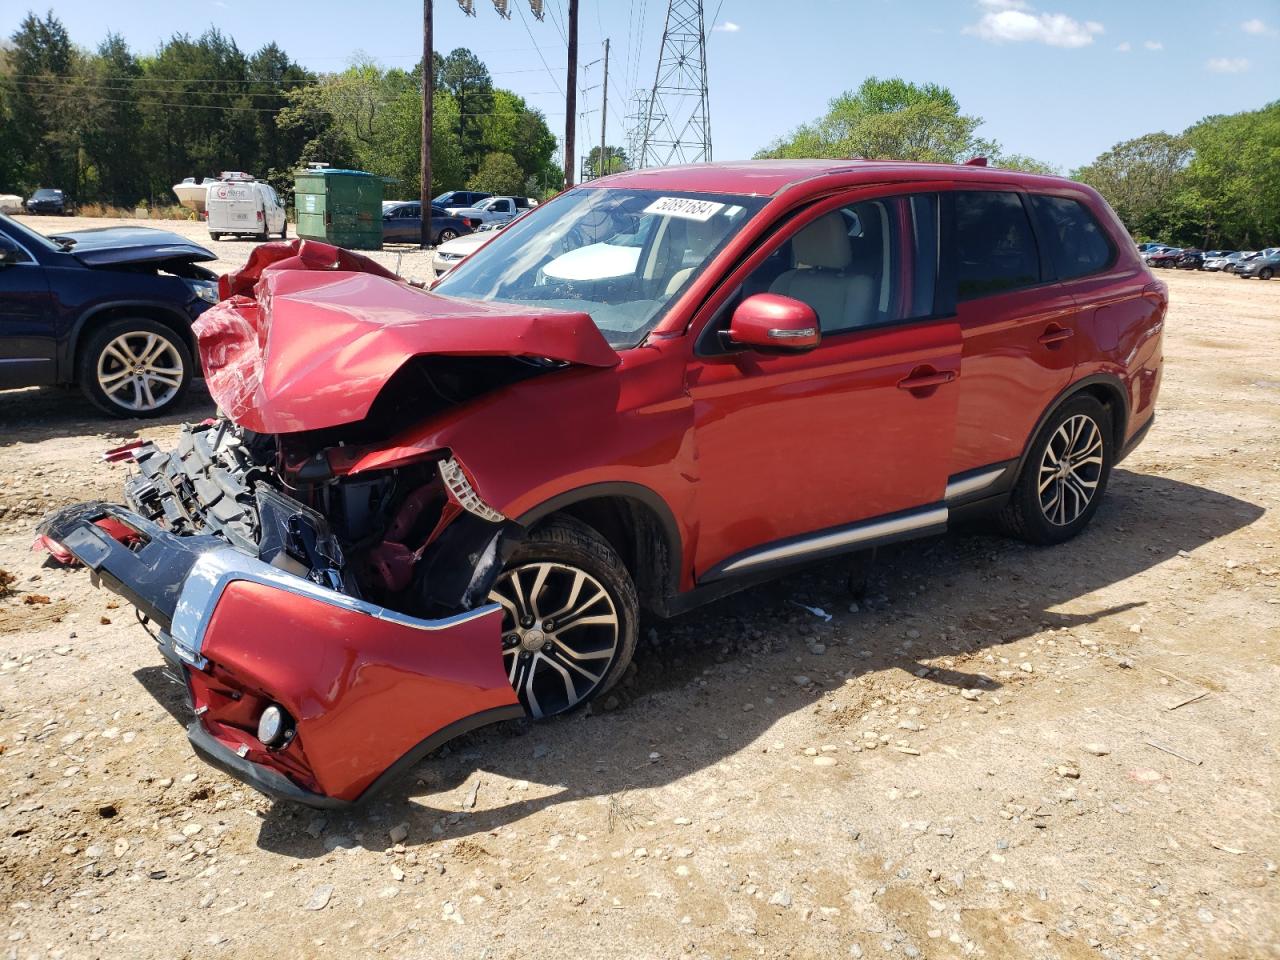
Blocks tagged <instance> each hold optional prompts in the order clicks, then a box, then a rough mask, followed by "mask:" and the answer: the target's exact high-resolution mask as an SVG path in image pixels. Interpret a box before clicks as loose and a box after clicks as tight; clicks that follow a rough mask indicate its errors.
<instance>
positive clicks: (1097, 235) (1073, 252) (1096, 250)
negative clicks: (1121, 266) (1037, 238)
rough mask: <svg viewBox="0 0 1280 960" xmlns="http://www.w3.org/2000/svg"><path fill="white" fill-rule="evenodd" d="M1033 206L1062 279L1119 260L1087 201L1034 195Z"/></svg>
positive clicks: (1084, 274)
mask: <svg viewBox="0 0 1280 960" xmlns="http://www.w3.org/2000/svg"><path fill="white" fill-rule="evenodd" d="M1031 205H1032V206H1033V207H1035V211H1036V215H1037V216H1038V217H1039V218H1040V225H1041V228H1042V230H1041V233H1042V235H1044V236H1046V237H1047V238H1048V244H1049V254H1050V256H1051V257H1052V258H1053V265H1054V267H1055V268H1056V269H1057V271H1058V277H1059V279H1062V280H1071V279H1074V278H1075V277H1083V276H1086V275H1088V274H1090V273H1097V272H1099V271H1100V270H1105V269H1106V268H1107V267H1109V266H1110V265H1111V261H1112V260H1114V259H1115V250H1114V249H1113V248H1112V246H1111V240H1110V239H1109V238H1108V237H1107V234H1106V231H1105V230H1103V229H1102V226H1101V224H1099V223H1098V221H1097V219H1096V218H1095V217H1094V215H1093V213H1092V212H1091V211H1090V210H1089V208H1088V207H1086V206H1085V205H1084V204H1083V203H1080V202H1079V201H1077V200H1072V199H1070V198H1069V197H1046V196H1043V195H1039V194H1037V195H1034V196H1032V198H1031Z"/></svg>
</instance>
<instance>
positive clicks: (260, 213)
mask: <svg viewBox="0 0 1280 960" xmlns="http://www.w3.org/2000/svg"><path fill="white" fill-rule="evenodd" d="M258 222H259V223H261V222H262V211H261V210H259V211H258Z"/></svg>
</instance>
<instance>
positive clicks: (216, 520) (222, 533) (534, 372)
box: [38, 240, 618, 806]
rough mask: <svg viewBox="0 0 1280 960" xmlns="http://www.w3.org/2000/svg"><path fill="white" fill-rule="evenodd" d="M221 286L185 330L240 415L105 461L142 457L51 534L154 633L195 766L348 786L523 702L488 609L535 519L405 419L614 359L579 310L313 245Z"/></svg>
mask: <svg viewBox="0 0 1280 960" xmlns="http://www.w3.org/2000/svg"><path fill="white" fill-rule="evenodd" d="M219 287H220V291H221V295H222V297H223V299H222V301H221V302H220V303H219V304H217V305H216V306H215V307H213V308H212V309H210V310H208V311H206V313H204V314H203V315H202V316H201V318H200V320H199V321H198V322H197V323H196V325H195V331H196V334H197V337H198V338H199V342H200V359H201V367H202V369H203V371H204V373H205V378H206V383H207V385H208V388H209V392H210V394H211V395H212V397H213V399H214V401H215V402H216V403H217V404H218V406H219V408H220V409H221V410H222V411H223V412H224V416H223V417H220V418H218V419H211V420H207V421H204V422H202V423H198V424H188V425H185V426H183V427H182V428H181V430H180V432H179V434H178V437H177V443H176V444H175V445H174V446H173V447H172V448H171V449H169V450H165V449H161V448H160V447H158V446H156V445H155V444H153V443H149V442H141V441H135V442H134V443H131V444H127V445H126V446H124V447H121V448H118V449H116V450H113V451H108V453H107V458H108V459H109V460H114V461H122V462H128V463H130V464H132V466H133V467H134V468H135V469H134V471H133V473H132V476H131V477H130V479H129V481H128V482H127V484H126V486H125V491H124V493H125V496H124V499H125V501H126V505H113V504H106V503H87V504H79V505H76V506H73V507H68V508H66V509H64V510H62V511H60V512H58V513H56V514H53V515H52V516H50V517H47V518H46V519H45V520H44V521H43V522H42V523H41V525H40V527H39V535H40V536H39V540H38V543H39V545H41V546H43V547H45V548H47V549H48V550H49V551H50V552H51V553H52V554H53V555H54V556H55V557H56V558H58V559H60V560H63V561H64V562H72V561H79V562H81V563H83V564H85V565H86V566H87V567H88V568H89V570H90V571H91V572H92V574H93V576H95V577H96V578H97V579H98V580H99V582H101V583H102V584H103V585H104V586H106V587H108V588H109V589H111V590H114V591H115V592H117V593H119V594H120V595H122V596H123V597H125V598H126V599H128V600H129V601H130V602H131V603H133V604H134V605H135V606H136V607H137V609H138V610H139V612H140V614H141V615H142V616H143V617H144V618H146V619H147V621H149V623H150V624H153V625H154V626H155V628H156V629H157V631H158V632H157V634H156V636H157V637H158V640H159V643H160V646H161V649H162V651H163V652H164V654H165V656H166V657H167V658H168V659H169V661H170V662H171V663H172V664H173V666H174V668H175V671H176V672H177V673H178V675H179V677H180V679H181V680H182V681H183V682H184V683H185V685H186V687H187V690H188V693H189V695H190V700H191V705H192V707H193V710H194V714H195V716H194V718H193V720H192V722H191V725H190V727H189V728H188V735H189V737H190V739H191V742H192V745H193V746H194V747H195V749H196V750H197V752H199V753H200V755H201V756H203V757H204V758H205V759H207V760H209V761H210V762H211V763H213V764H215V765H216V766H219V767H221V768H223V769H224V770H227V771H228V772H230V773H231V774H232V775H234V776H236V777H239V778H240V779H242V780H244V781H245V782H247V783H249V784H251V785H252V786H254V787H256V788H258V789H259V790H261V791H263V792H264V793H267V794H269V795H271V796H274V797H281V798H287V799H290V800H296V801H299V802H302V803H308V804H312V805H317V806H332V805H340V804H344V803H350V802H354V801H356V800H358V799H360V798H361V797H364V796H367V795H368V794H369V792H370V791H372V790H374V789H376V788H377V787H379V786H380V785H381V784H382V783H384V782H386V781H388V780H389V779H391V778H392V777H393V776H394V775H395V774H396V773H397V772H398V771H399V770H401V769H402V768H404V767H406V766H410V765H412V764H413V763H414V762H416V760H417V759H418V758H420V757H421V756H423V755H425V754H426V753H427V752H429V751H430V750H432V749H433V748H434V747H436V746H438V745H439V744H441V743H443V742H444V741H446V740H447V739H449V738H450V737H452V736H455V735H457V734H459V733H461V732H464V731H466V730H469V729H471V728H473V727H476V726H479V725H481V724H484V723H489V722H493V721H496V720H501V719H506V718H515V717H520V716H523V715H524V713H525V711H524V707H522V706H521V704H520V702H519V700H518V698H517V697H516V695H515V693H513V691H512V688H511V685H510V682H509V678H508V676H507V674H506V672H505V670H504V666H503V652H502V643H503V634H502V630H503V617H504V611H503V609H502V608H500V607H499V606H498V605H496V604H494V603H492V602H490V600H489V594H490V588H491V587H492V586H493V583H494V581H495V580H496V579H497V577H498V575H499V574H500V573H501V571H502V569H503V566H504V564H505V563H506V561H507V559H508V558H509V557H510V554H511V551H512V550H513V549H514V547H515V546H516V544H517V543H518V542H519V541H520V540H521V538H522V537H523V535H524V530H523V528H522V527H521V526H520V525H519V524H517V523H514V522H512V521H511V520H509V519H507V518H506V517H505V516H503V514H502V513H501V512H500V511H499V510H497V509H495V508H494V507H493V506H491V505H490V504H488V503H486V502H485V500H484V499H483V497H482V496H481V492H480V491H479V490H478V489H477V485H476V479H475V477H473V476H472V475H471V474H470V473H469V471H468V469H467V467H466V465H465V463H463V462H462V461H461V460H460V459H458V458H457V456H456V455H455V454H454V452H453V451H452V450H450V449H447V448H445V447H443V446H439V447H437V446H435V445H433V444H431V443H427V442H422V441H418V440H415V441H412V442H406V441H404V440H402V439H401V437H402V435H403V434H404V433H405V431H410V432H412V430H413V429H415V428H417V427H420V426H421V425H422V424H424V423H427V422H431V421H432V418H439V417H446V416H448V415H449V414H450V413H451V412H452V411H454V410H455V409H456V408H458V407H459V406H462V405H465V404H468V403H471V402H474V401H478V400H480V398H483V397H484V396H485V395H487V394H491V393H494V392H496V391H500V390H502V389H504V388H506V387H508V386H510V385H512V384H517V383H519V382H521V381H523V380H525V379H528V378H530V377H535V376H543V375H546V374H548V373H554V372H556V371H559V370H562V369H565V368H567V367H570V366H578V367H601V368H603V367H609V366H612V365H615V364H617V363H618V356H617V354H616V353H614V352H613V350H612V349H611V348H610V347H609V345H608V343H607V342H606V341H605V340H604V339H603V337H602V335H601V334H600V332H599V330H598V329H597V328H596V327H595V325H594V324H593V323H592V322H591V319H590V318H589V317H588V316H586V315H585V314H582V313H573V312H565V311H556V310H531V309H524V308H513V307H511V306H508V305H503V304H492V303H478V302H476V303H473V302H467V301H457V300H450V299H448V298H442V297H438V296H436V295H434V294H431V293H427V292H424V291H422V290H419V289H416V288H413V287H411V286H409V285H408V284H405V283H404V282H402V281H400V280H399V279H398V278H396V277H395V276H394V275H392V274H390V273H388V272H387V271H386V270H385V269H383V268H382V267H380V266H379V265H378V264H376V263H374V262H373V261H371V260H369V259H368V258H366V257H362V256H360V255H359V254H354V253H351V252H349V251H344V250H340V249H338V248H335V247H332V246H329V245H327V244H322V243H316V242H314V241H308V240H295V241H293V242H291V243H268V244H262V245H260V246H259V247H257V248H255V250H254V252H253V254H252V255H251V256H250V258H249V263H248V264H247V265H246V266H245V267H244V268H243V269H241V270H240V271H238V272H236V273H233V274H230V275H228V276H225V277H222V278H221V280H220V283H219ZM406 443H407V445H406ZM377 464H381V465H382V467H379V466H377ZM507 615H508V616H510V614H509V613H508V614H507Z"/></svg>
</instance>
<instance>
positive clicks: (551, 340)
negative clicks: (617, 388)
mask: <svg viewBox="0 0 1280 960" xmlns="http://www.w3.org/2000/svg"><path fill="white" fill-rule="evenodd" d="M221 290H222V294H223V296H224V297H228V299H225V300H223V301H222V302H221V303H219V304H218V305H217V306H216V307H213V308H212V309H210V310H207V311H205V312H204V313H203V314H201V316H200V318H199V319H198V320H197V321H196V322H195V324H194V329H195V332H196V335H197V337H198V338H199V341H200V359H201V363H202V365H203V367H204V374H205V381H206V383H207V384H208V387H209V392H210V394H211V395H212V396H213V399H214V400H215V401H216V402H217V404H218V406H219V407H220V408H221V409H222V410H223V412H224V413H225V414H226V415H227V416H228V417H230V418H231V419H232V420H234V421H235V422H236V423H238V424H240V425H242V426H244V427H246V428H248V429H250V430H254V431H256V432H258V433H291V432H295V431H300V430H318V429H321V428H324V427H334V426H338V425H340V424H344V423H355V422H357V421H359V420H362V419H363V418H364V417H365V416H366V415H367V414H368V412H369V408H370V406H371V405H372V404H373V401H374V399H375V398H376V397H377V395H378V392H379V391H380V390H381V389H382V387H383V386H384V385H385V384H386V382H387V381H388V380H389V379H390V378H391V376H392V375H393V374H394V373H395V372H396V371H397V370H399V369H400V367H401V366H403V365H404V363H405V362H406V361H408V360H409V359H410V358H412V357H415V356H422V355H428V354H435V355H448V356H471V357H475V356H510V357H515V356H527V357H545V358H548V359H551V360H558V361H562V362H564V363H570V364H577V365H583V366H591V367H611V366H614V365H616V364H617V363H618V362H619V358H618V355H617V354H616V353H615V352H614V351H613V348H612V347H610V346H609V344H608V343H607V342H606V341H605V339H604V337H603V336H602V335H601V333H600V331H599V329H598V328H597V327H596V325H595V324H594V323H593V322H592V320H591V318H590V317H589V316H587V314H585V313H567V312H563V311H554V310H535V309H531V308H525V307H517V306H512V305H510V304H501V303H492V302H478V301H469V300H457V299H454V298H452V297H442V296H439V295H437V294H432V293H427V292H425V291H423V290H419V289H417V288H416V287H411V286H409V285H408V284H407V283H405V282H403V281H401V280H399V279H396V278H395V277H394V275H393V274H390V273H388V272H387V271H386V270H384V269H383V268H382V267H380V266H379V265H378V264H377V263H376V262H374V261H372V260H370V259H369V258H367V257H362V256H360V255H359V254H354V253H351V252H350V251H347V250H339V249H338V248H336V247H332V246H330V245H328V244H322V243H318V242H316V241H309V240H294V241H291V242H290V243H273V244H264V245H262V246H261V247H258V248H257V249H256V250H255V251H254V253H253V255H252V256H251V257H250V260H249V263H248V264H247V265H246V266H245V267H244V269H242V270H240V271H238V272H237V273H235V274H231V275H229V276H227V277H223V278H222V281H221Z"/></svg>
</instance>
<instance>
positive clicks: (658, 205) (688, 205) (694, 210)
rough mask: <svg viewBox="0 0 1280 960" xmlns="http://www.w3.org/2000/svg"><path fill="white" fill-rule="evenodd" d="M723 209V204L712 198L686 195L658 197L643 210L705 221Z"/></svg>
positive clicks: (683, 218) (682, 218)
mask: <svg viewBox="0 0 1280 960" xmlns="http://www.w3.org/2000/svg"><path fill="white" fill-rule="evenodd" d="M723 209H724V204H723V203H716V202H715V201H714V200H690V199H689V198H688V197H659V198H658V199H657V200H655V201H653V203H651V204H649V205H648V206H647V207H645V208H644V212H645V213H657V214H661V215H662V216H666V217H677V218H679V219H681V220H697V221H699V222H700V223H706V222H707V221H708V220H710V219H711V218H712V217H714V216H715V215H716V214H717V213H719V212H720V211H721V210H723Z"/></svg>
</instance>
